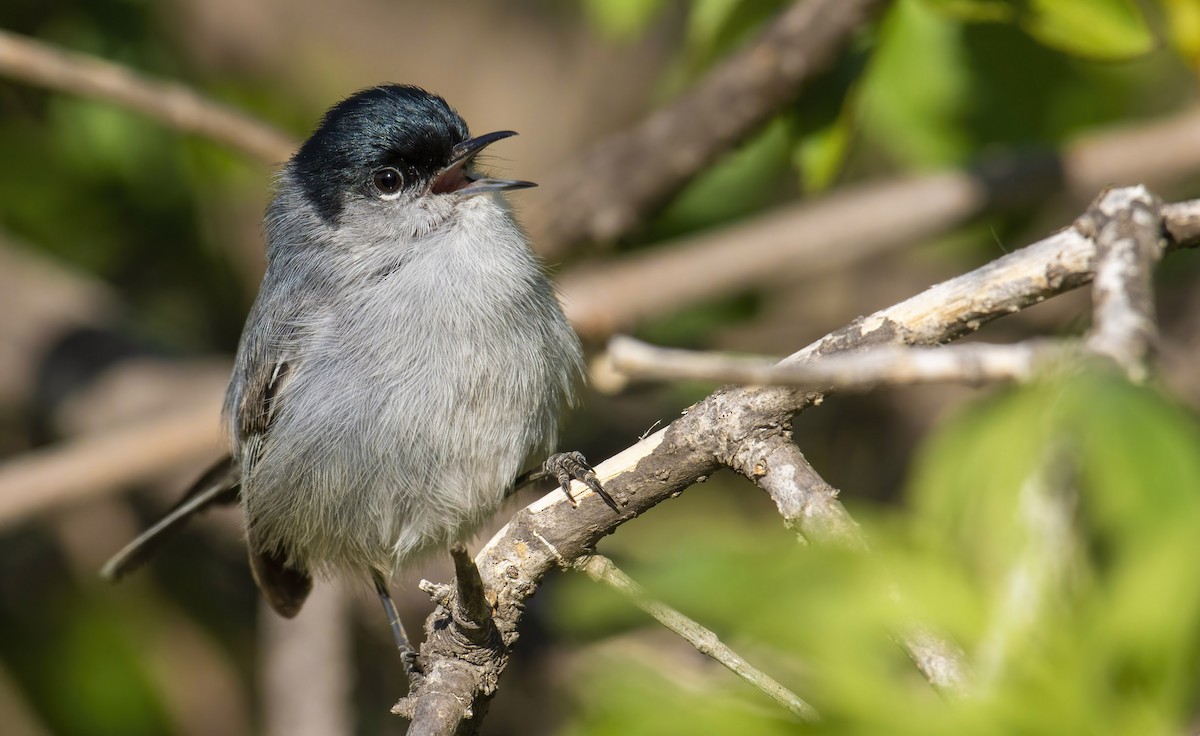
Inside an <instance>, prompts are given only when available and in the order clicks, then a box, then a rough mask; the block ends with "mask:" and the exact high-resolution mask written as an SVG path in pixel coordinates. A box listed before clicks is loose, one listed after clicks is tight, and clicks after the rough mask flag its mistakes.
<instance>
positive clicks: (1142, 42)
mask: <svg viewBox="0 0 1200 736" xmlns="http://www.w3.org/2000/svg"><path fill="white" fill-rule="evenodd" d="M1018 22H1019V23H1020V24H1021V27H1022V28H1024V29H1025V30H1026V31H1028V32H1029V34H1030V35H1032V36H1033V37H1034V38H1036V39H1038V40H1039V41H1041V42H1042V43H1044V44H1046V45H1047V46H1050V47H1053V48H1056V49H1059V50H1061V51H1065V52H1067V53H1069V54H1074V55H1077V56H1082V57H1086V58H1091V59H1105V60H1110V61H1111V60H1122V59H1132V58H1135V57H1138V56H1142V55H1143V54H1147V53H1149V52H1150V51H1152V50H1153V49H1154V46H1155V40H1154V34H1152V33H1151V32H1150V28H1149V26H1147V25H1146V19H1145V18H1144V17H1143V16H1142V13H1141V11H1140V10H1138V7H1137V5H1136V4H1135V3H1134V2H1133V0H1030V2H1029V9H1028V11H1026V12H1024V13H1022V14H1021V16H1020V18H1019V21H1018Z"/></svg>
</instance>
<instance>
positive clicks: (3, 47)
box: [0, 30, 297, 164]
mask: <svg viewBox="0 0 1200 736" xmlns="http://www.w3.org/2000/svg"><path fill="white" fill-rule="evenodd" d="M0 74H2V75H5V76H7V77H10V78H12V79H18V80H20V81H22V82H25V83H27V84H35V85H38V86H41V87H48V88H50V89H56V90H60V91H63V92H70V93H73V94H77V95H82V96H84V97H90V98H92V99H95V100H100V101H101V102H110V103H114V104H117V105H122V106H124V107H128V108H130V109H131V110H134V111H135V112H139V113H141V114H143V115H145V116H147V117H150V118H153V119H154V120H158V121H159V122H161V123H165V124H166V125H168V126H170V127H172V128H175V129H177V130H182V131H185V132H188V133H195V134H196V135H201V136H204V137H206V138H211V139H212V140H214V141H218V142H220V143H223V144H225V145H227V146H230V147H231V148H236V149H238V150H240V151H243V152H245V153H247V154H249V155H251V156H253V157H255V158H258V159H262V160H263V161H266V162H267V163H271V164H276V163H281V162H283V161H286V160H287V159H288V157H289V156H291V155H292V152H293V151H294V150H296V147H297V142H296V141H295V140H294V139H293V138H292V137H290V136H288V135H286V134H285V133H282V132H280V131H279V130H276V129H275V128H273V127H271V126H269V125H267V124H266V123H264V122H262V121H261V120H257V119H255V118H253V117H250V116H249V115H246V114H244V113H241V112H238V111H237V110H234V109H233V108H230V107H227V106H225V105H222V104H220V103H217V102H214V101H213V100H210V99H208V98H205V97H203V96H201V95H199V94H197V93H196V92H194V91H192V90H191V89H188V88H187V87H184V86H183V85H180V84H177V83H172V82H162V81H158V80H154V79H150V78H148V77H145V76H143V75H141V74H138V73H137V72H134V71H133V70H131V69H129V68H128V67H125V66H121V65H120V64H114V63H112V62H110V61H106V60H104V59H100V58H97V57H95V56H90V55H88V54H81V53H78V52H74V51H67V50H65V49H59V48H55V47H54V46H51V45H50V44H47V43H43V42H41V41H35V40H33V39H31V38H26V37H24V36H20V35H18V34H15V33H11V32H9V31H4V30H0Z"/></svg>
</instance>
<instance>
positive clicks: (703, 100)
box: [528, 0, 888, 257]
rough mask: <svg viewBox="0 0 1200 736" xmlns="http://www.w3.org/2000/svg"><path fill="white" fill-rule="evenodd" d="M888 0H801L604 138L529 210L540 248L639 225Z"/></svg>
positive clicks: (794, 90)
mask: <svg viewBox="0 0 1200 736" xmlns="http://www.w3.org/2000/svg"><path fill="white" fill-rule="evenodd" d="M887 5H888V3H887V2H886V0H801V1H800V2H796V3H794V4H793V5H792V6H791V7H789V8H788V9H787V10H785V11H784V12H783V13H782V14H781V15H780V16H779V17H778V18H777V19H775V20H774V21H773V22H772V23H771V24H770V26H769V27H768V28H767V30H766V31H765V32H764V33H763V35H762V36H761V37H760V38H759V39H758V41H757V42H755V43H753V44H751V45H749V46H748V47H746V48H744V49H742V50H740V51H738V52H737V53H734V54H731V55H730V56H728V57H727V58H726V59H724V60H723V61H722V62H721V63H720V64H719V65H718V66H716V67H715V68H714V69H713V70H712V71H711V72H709V74H708V75H707V76H706V77H705V78H704V79H702V80H701V81H700V82H699V83H697V84H696V85H695V86H693V87H692V88H691V89H689V90H688V91H687V92H686V93H684V95H683V96H682V97H680V98H679V99H678V100H676V101H675V102H674V103H672V104H671V105H669V106H668V107H665V108H663V109H661V110H659V111H657V112H655V113H654V114H652V115H650V117H648V118H646V119H645V120H644V121H643V122H641V123H640V124H638V125H636V126H634V127H633V128H631V129H629V130H627V131H625V132H623V133H619V134H617V135H614V136H612V137H610V138H608V139H607V140H605V141H603V142H601V143H600V145H598V146H597V147H596V148H595V149H593V150H592V151H591V152H590V153H588V154H587V155H585V156H584V157H582V158H581V159H580V160H579V161H578V162H577V163H575V164H574V165H573V166H570V167H568V168H567V169H565V170H564V172H563V173H562V174H560V175H559V176H557V177H556V178H554V179H552V180H551V181H549V182H547V183H546V186H547V187H548V188H550V189H552V190H553V191H555V192H558V193H559V196H557V197H555V198H554V200H553V202H552V203H548V204H547V205H546V207H545V208H544V209H541V210H538V211H534V212H530V213H529V215H530V216H529V218H528V225H529V226H530V230H531V231H532V232H534V233H535V234H536V235H537V236H538V237H537V242H538V244H539V249H540V250H541V251H542V253H543V254H545V255H547V256H551V257H553V256H556V255H558V254H560V253H562V252H563V250H564V249H565V248H566V247H568V246H570V245H572V244H573V243H576V242H578V241H583V240H597V241H609V240H612V239H614V238H616V237H619V236H620V235H623V234H624V233H626V232H628V231H629V230H631V229H633V228H634V227H635V226H637V225H638V224H640V223H641V222H642V221H643V220H644V219H645V217H646V215H647V214H648V213H650V212H652V211H653V210H655V209H657V208H658V207H660V206H661V205H663V204H664V203H665V202H666V201H667V200H668V199H669V198H670V197H672V196H673V195H674V194H675V193H677V192H678V191H679V190H680V189H682V188H683V185H684V184H686V183H687V182H688V181H690V180H691V179H692V177H694V176H695V175H696V174H698V173H699V172H701V171H703V170H704V169H705V168H707V167H708V165H709V164H710V163H711V162H712V161H713V160H714V159H716V158H717V157H718V156H720V155H721V154H723V153H725V152H726V151H728V150H729V149H730V148H732V147H733V146H734V145H736V144H737V143H739V142H741V141H742V140H744V139H745V138H746V137H747V136H749V135H750V134H751V133H752V132H754V131H755V130H757V129H758V128H759V127H761V126H762V125H763V124H764V123H765V122H766V121H767V120H768V119H770V117H771V116H772V115H774V114H775V113H776V112H777V111H778V110H779V109H780V108H781V107H782V106H783V105H785V104H787V103H789V102H791V101H792V100H793V99H795V97H796V95H797V94H798V91H799V89H800V88H801V87H802V86H803V85H804V84H805V83H807V82H808V81H809V80H811V79H812V78H813V77H814V76H816V75H817V74H818V73H819V72H821V71H823V70H824V69H825V68H826V67H828V66H829V65H830V64H832V62H833V60H834V59H836V58H837V56H838V54H840V53H841V52H842V50H843V49H844V48H845V47H846V45H847V43H848V41H849V40H850V38H851V36H852V34H853V32H854V31H855V30H856V29H858V28H860V27H862V26H863V25H864V24H865V23H866V22H867V21H868V20H870V19H871V18H872V17H873V16H874V15H876V14H877V13H879V12H880V11H881V10H882V9H883V8H885V7H886V6H887Z"/></svg>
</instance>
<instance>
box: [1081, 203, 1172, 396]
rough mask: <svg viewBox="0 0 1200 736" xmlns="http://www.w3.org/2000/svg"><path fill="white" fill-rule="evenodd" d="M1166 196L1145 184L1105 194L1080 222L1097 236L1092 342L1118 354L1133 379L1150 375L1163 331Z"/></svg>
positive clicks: (1115, 356) (1105, 351)
mask: <svg viewBox="0 0 1200 736" xmlns="http://www.w3.org/2000/svg"><path fill="white" fill-rule="evenodd" d="M1161 209H1162V202H1161V201H1160V200H1159V199H1158V197H1156V196H1155V195H1153V194H1151V193H1150V192H1148V191H1147V190H1146V188H1145V187H1128V188H1125V189H1114V190H1112V191H1110V192H1107V193H1105V194H1103V195H1101V196H1100V198H1099V199H1097V200H1096V203H1095V204H1093V205H1092V207H1091V208H1090V209H1088V211H1087V213H1085V214H1084V215H1083V216H1082V217H1080V218H1079V220H1077V221H1076V223H1075V228H1076V229H1077V230H1079V231H1081V232H1083V233H1084V234H1085V235H1087V236H1089V237H1091V238H1092V239H1094V240H1095V241H1096V252H1097V254H1098V255H1099V263H1098V264H1097V266H1096V280H1095V281H1094V282H1093V284H1092V313H1093V329H1092V333H1091V335H1090V336H1089V337H1088V341H1087V342H1088V348H1089V349H1090V350H1092V351H1093V352H1095V353H1097V354H1100V355H1104V356H1107V357H1109V358H1112V359H1113V360H1114V361H1116V363H1117V364H1118V365H1120V366H1121V367H1122V369H1124V371H1125V372H1126V374H1127V375H1128V376H1129V377H1130V378H1131V379H1133V380H1143V379H1145V377H1146V366H1145V361H1146V356H1147V354H1148V353H1149V352H1150V348H1151V347H1152V346H1153V344H1154V342H1155V340H1156V339H1157V337H1158V326H1157V322H1156V320H1155V316H1154V286H1153V277H1154V267H1155V265H1157V264H1158V261H1159V259H1160V258H1162V239H1163V229H1162V217H1161V215H1160V211H1161Z"/></svg>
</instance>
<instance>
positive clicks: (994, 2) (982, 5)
mask: <svg viewBox="0 0 1200 736" xmlns="http://www.w3.org/2000/svg"><path fill="white" fill-rule="evenodd" d="M925 4H926V5H928V6H929V7H930V8H932V9H934V10H936V11H937V12H939V13H942V14H943V15H946V16H948V17H950V18H955V19H957V20H963V21H968V22H971V23H984V22H995V21H1010V20H1012V19H1013V16H1014V8H1013V6H1012V3H1011V2H1008V0H925Z"/></svg>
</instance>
